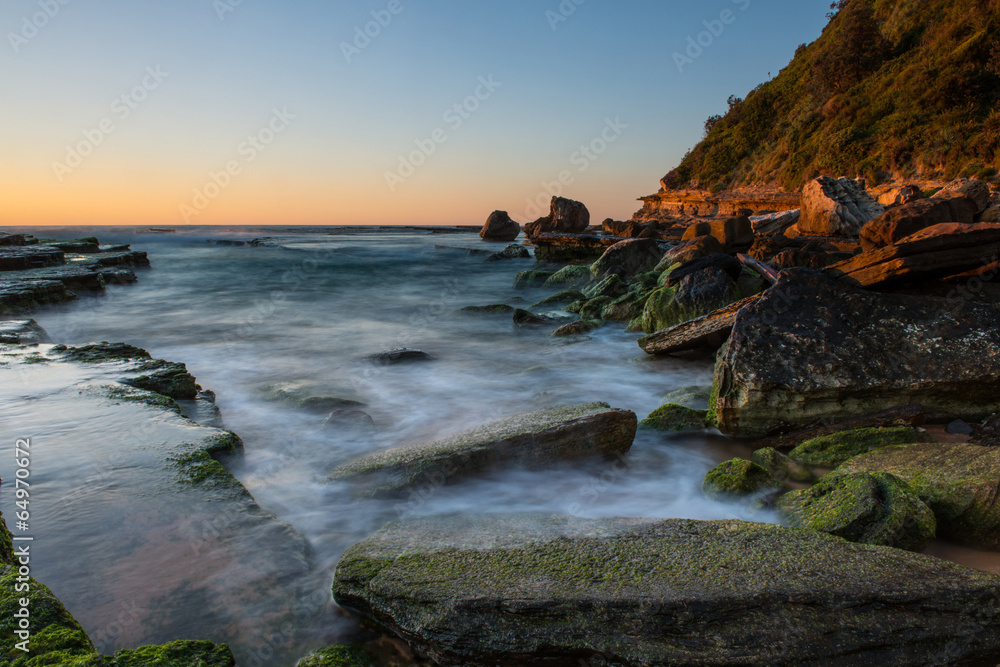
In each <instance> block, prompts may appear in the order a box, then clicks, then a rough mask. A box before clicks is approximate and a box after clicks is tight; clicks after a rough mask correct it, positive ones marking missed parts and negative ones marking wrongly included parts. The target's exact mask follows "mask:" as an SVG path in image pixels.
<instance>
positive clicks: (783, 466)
mask: <svg viewBox="0 0 1000 667" xmlns="http://www.w3.org/2000/svg"><path fill="white" fill-rule="evenodd" d="M750 460H751V461H753V462H754V463H756V464H757V465H759V466H760V467H761V468H764V469H766V470H767V471H768V472H770V473H771V478H772V479H774V480H775V481H776V482H798V483H800V484H811V483H812V482H814V481H816V475H814V474H813V472H812V471H811V470H809V469H808V468H806V467H804V466H801V465H799V464H798V463H796V462H795V461H794V460H792V459H791V458H789V457H788V456H785V455H784V454H782V453H781V452H779V451H778V450H777V449H775V448H773V447H765V448H764V449H758V450H757V451H756V452H754V453H753V456H751V457H750Z"/></svg>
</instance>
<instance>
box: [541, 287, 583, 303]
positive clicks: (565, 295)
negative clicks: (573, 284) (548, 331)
mask: <svg viewBox="0 0 1000 667" xmlns="http://www.w3.org/2000/svg"><path fill="white" fill-rule="evenodd" d="M586 298H587V297H585V296H584V295H583V292H578V291H577V290H575V289H574V290H563V291H562V292H559V293H557V294H553V295H552V296H550V297H548V298H545V299H542V300H541V301H539V302H538V303H536V304H535V305H534V306H532V308H544V307H546V306H560V305H563V304H567V303H573V302H574V301H581V300H586Z"/></svg>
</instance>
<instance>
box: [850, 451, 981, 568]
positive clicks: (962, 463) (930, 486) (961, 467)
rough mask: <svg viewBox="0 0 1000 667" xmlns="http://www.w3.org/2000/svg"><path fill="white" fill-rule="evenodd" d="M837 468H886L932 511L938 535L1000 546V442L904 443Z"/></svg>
mask: <svg viewBox="0 0 1000 667" xmlns="http://www.w3.org/2000/svg"><path fill="white" fill-rule="evenodd" d="M836 472H838V473H857V472H888V473H892V474H893V475H895V476H897V477H899V478H900V479H902V480H904V481H905V482H906V483H907V484H909V485H910V487H911V488H912V489H913V491H914V493H916V494H917V495H918V496H919V497H920V499H921V500H923V501H924V502H925V503H926V504H927V506H928V507H930V508H931V509H932V510H933V511H934V515H935V516H936V517H937V523H938V531H937V532H938V535H939V536H941V537H946V538H948V539H951V540H954V541H956V542H961V543H963V544H969V545H972V546H978V547H985V548H987V549H993V550H997V549H1000V505H998V504H997V501H996V500H997V488H998V487H1000V448H997V447H983V446H981V445H972V444H943V443H923V444H915V445H900V446H897V447H889V448H886V449H880V450H878V451H875V452H871V453H870V454H863V455H862V456H856V457H854V458H853V459H851V460H849V461H847V462H846V463H844V464H843V465H842V466H840V467H839V468H837V471H836Z"/></svg>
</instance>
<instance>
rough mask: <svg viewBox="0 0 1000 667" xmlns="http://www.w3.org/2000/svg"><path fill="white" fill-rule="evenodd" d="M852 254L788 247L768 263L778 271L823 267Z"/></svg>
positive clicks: (846, 258)
mask: <svg viewBox="0 0 1000 667" xmlns="http://www.w3.org/2000/svg"><path fill="white" fill-rule="evenodd" d="M853 256H854V255H853V254H851V253H848V252H828V251H826V250H806V249H795V250H792V249H789V250H782V251H781V252H779V253H778V254H777V255H775V256H774V258H773V259H772V260H771V262H770V264H771V266H772V267H774V268H775V269H777V270H778V271H784V270H785V269H791V268H794V267H796V266H800V267H803V268H806V269H816V270H820V269H825V268H826V267H828V266H831V265H833V264H836V263H837V262H842V261H846V260H849V259H851V257H853Z"/></svg>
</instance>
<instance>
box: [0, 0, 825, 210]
mask: <svg viewBox="0 0 1000 667" xmlns="http://www.w3.org/2000/svg"><path fill="white" fill-rule="evenodd" d="M827 11H829V1H828V0H768V2H764V0H708V1H699V2H691V1H688V2H680V1H674V0H660V1H653V0H631V1H629V0H619V1H618V2H612V1H611V0H505V1H504V2H483V1H479V2H473V1H469V0H466V1H464V2H459V1H458V0H334V1H331V0H285V1H284V2H278V1H277V0H169V1H168V0H4V2H3V3H2V5H0V37H2V39H0V90H3V102H2V103H0V225H99V224H114V225H123V224H125V225H156V226H178V225H183V224H198V225H241V224H245V225H265V224H275V225H351V224H366V225H371V224H378V225H389V224H410V225H429V224H449V225H472V224H482V223H484V222H485V221H486V218H487V217H488V216H489V214H490V213H491V212H492V211H494V210H497V209H500V210H506V211H508V212H509V213H510V215H511V216H512V217H513V218H514V219H515V220H517V221H518V222H521V223H525V222H531V221H533V220H534V219H536V218H537V217H540V216H541V215H544V214H545V213H546V212H547V207H548V206H547V202H548V200H549V199H550V198H551V196H552V195H554V194H558V195H561V196H566V197H570V198H572V199H577V200H580V201H582V202H584V203H585V204H586V205H587V206H588V208H589V209H590V211H591V215H592V217H593V219H594V220H595V221H600V220H603V219H604V218H607V217H612V218H615V219H628V218H630V217H631V215H632V214H633V213H634V212H635V211H636V210H637V209H638V208H639V207H640V204H639V203H638V202H637V201H636V199H637V198H638V197H640V196H643V195H648V194H652V193H655V192H656V191H657V189H658V188H659V179H660V178H661V177H662V176H663V175H664V174H665V173H666V172H668V171H669V170H670V169H672V168H673V167H674V166H676V164H677V163H678V162H679V161H680V159H681V157H682V156H683V155H684V153H685V152H686V151H687V150H688V149H689V148H691V147H692V146H693V145H694V144H696V143H697V142H698V141H699V140H700V139H701V138H702V136H703V125H704V121H705V119H706V118H707V117H708V116H709V115H711V114H715V113H723V112H724V111H725V109H726V99H727V98H728V97H729V95H731V94H736V95H739V96H743V95H745V94H746V93H747V92H748V91H749V90H751V89H752V88H753V87H754V86H756V85H757V84H759V83H761V82H763V81H766V80H767V79H768V76H769V75H770V76H776V75H777V73H778V72H779V71H780V70H781V68H782V67H784V66H785V65H786V64H787V63H788V61H789V60H790V59H791V58H792V56H793V54H794V52H795V48H796V47H797V46H798V45H799V44H802V43H807V42H810V41H812V40H814V39H815V38H816V37H818V36H819V34H820V33H821V31H822V29H823V27H824V25H825V24H826V13H827Z"/></svg>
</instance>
